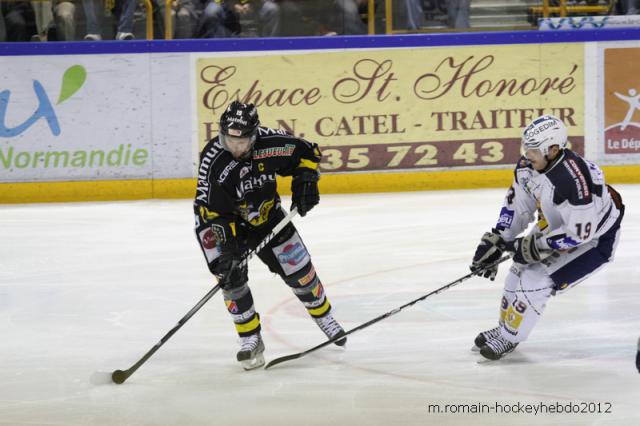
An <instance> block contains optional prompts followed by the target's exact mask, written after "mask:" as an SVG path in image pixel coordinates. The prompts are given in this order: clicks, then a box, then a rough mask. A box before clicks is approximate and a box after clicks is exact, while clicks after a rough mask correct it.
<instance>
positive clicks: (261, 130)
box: [258, 127, 289, 136]
mask: <svg viewBox="0 0 640 426" xmlns="http://www.w3.org/2000/svg"><path fill="white" fill-rule="evenodd" d="M258 134H259V135H260V136H273V135H280V136H289V135H288V134H287V132H285V131H284V130H282V129H272V128H270V127H258Z"/></svg>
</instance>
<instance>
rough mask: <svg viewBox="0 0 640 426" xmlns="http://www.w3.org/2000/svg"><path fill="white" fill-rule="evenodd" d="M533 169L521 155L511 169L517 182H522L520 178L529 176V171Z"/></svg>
mask: <svg viewBox="0 0 640 426" xmlns="http://www.w3.org/2000/svg"><path fill="white" fill-rule="evenodd" d="M532 171H533V167H532V166H531V163H530V162H529V160H527V158H526V157H525V156H524V155H523V156H522V157H520V159H519V160H518V162H517V163H516V167H515V169H514V170H513V176H514V178H515V180H516V182H517V183H522V182H521V181H522V178H523V177H527V178H530V177H531V172H532Z"/></svg>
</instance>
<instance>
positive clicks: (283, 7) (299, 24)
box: [258, 0, 313, 37]
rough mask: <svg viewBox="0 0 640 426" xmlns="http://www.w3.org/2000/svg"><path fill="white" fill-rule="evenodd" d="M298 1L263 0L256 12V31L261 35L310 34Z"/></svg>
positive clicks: (310, 30)
mask: <svg viewBox="0 0 640 426" xmlns="http://www.w3.org/2000/svg"><path fill="white" fill-rule="evenodd" d="M299 3H300V2H296V1H292V0H264V1H263V2H262V6H261V7H260V11H259V13H258V26H259V30H258V33H259V35H260V36H261V37H287V36H302V35H311V34H313V30H312V29H310V28H308V26H305V25H304V19H303V10H302V8H301V5H300V4H299Z"/></svg>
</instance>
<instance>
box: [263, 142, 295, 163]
mask: <svg viewBox="0 0 640 426" xmlns="http://www.w3.org/2000/svg"><path fill="white" fill-rule="evenodd" d="M295 149H296V146H295V145H292V144H286V145H285V146H276V147H273V148H265V149H259V150H256V151H255V153H254V154H253V159H254V160H261V159H263V158H270V157H290V156H291V155H293V151H294V150H295Z"/></svg>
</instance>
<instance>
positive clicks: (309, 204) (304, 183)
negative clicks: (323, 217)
mask: <svg viewBox="0 0 640 426" xmlns="http://www.w3.org/2000/svg"><path fill="white" fill-rule="evenodd" d="M319 180H320V173H318V172H317V171H315V170H311V169H299V170H297V171H296V172H295V173H294V175H293V180H292V182H291V208H292V209H293V208H294V207H297V208H298V213H299V214H300V216H304V215H306V214H307V212H308V211H309V210H311V209H312V208H313V207H314V206H315V205H316V204H318V203H319V202H320V192H319V191H318V181H319Z"/></svg>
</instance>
